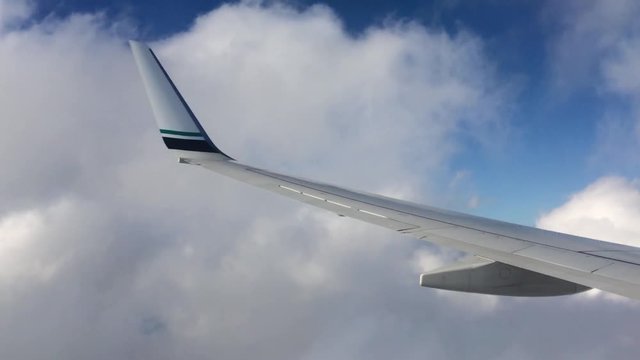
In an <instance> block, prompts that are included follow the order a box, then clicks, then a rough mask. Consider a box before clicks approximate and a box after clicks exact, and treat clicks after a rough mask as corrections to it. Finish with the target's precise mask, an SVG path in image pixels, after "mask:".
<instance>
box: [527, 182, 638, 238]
mask: <svg viewBox="0 0 640 360" xmlns="http://www.w3.org/2000/svg"><path fill="white" fill-rule="evenodd" d="M639 218H640V185H639V184H638V182H637V181H630V180H627V179H625V178H621V177H604V178H601V179H599V180H598V181H596V182H594V183H593V184H591V185H589V186H588V187H586V188H585V189H584V190H582V191H580V192H578V193H576V194H574V195H572V196H571V198H570V199H569V200H568V201H567V202H566V203H565V204H563V205H562V206H560V207H558V208H556V209H554V210H552V211H550V212H549V213H546V214H544V215H543V216H541V217H540V219H538V222H537V225H538V226H539V227H542V228H545V229H549V230H554V231H561V232H567V233H571V234H575V235H579V236H586V237H591V238H595V239H602V240H606V241H612V242H617V243H621V244H627V245H632V246H640V223H638V219H639Z"/></svg>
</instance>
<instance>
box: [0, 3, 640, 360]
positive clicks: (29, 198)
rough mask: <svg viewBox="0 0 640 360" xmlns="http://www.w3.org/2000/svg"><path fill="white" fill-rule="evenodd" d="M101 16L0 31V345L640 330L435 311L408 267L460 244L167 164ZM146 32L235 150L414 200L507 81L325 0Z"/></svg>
mask: <svg viewBox="0 0 640 360" xmlns="http://www.w3.org/2000/svg"><path fill="white" fill-rule="evenodd" d="M106 21H107V20H106V19H105V18H103V17H100V16H94V15H74V16H71V17H69V18H65V19H55V18H49V19H47V20H46V21H45V22H43V23H39V24H34V25H31V26H25V27H23V28H12V29H10V30H9V29H5V30H4V32H3V34H2V36H1V37H0V78H1V79H2V82H3V86H2V87H0V116H1V117H2V119H4V120H3V121H2V122H0V124H2V125H1V126H2V128H1V129H0V130H1V131H0V161H1V162H2V164H3V176H2V177H0V189H8V190H5V191H2V192H0V252H1V253H0V259H3V260H4V261H3V262H2V263H0V269H1V270H0V274H2V275H1V276H2V280H1V282H0V287H1V288H0V294H2V297H1V298H0V323H1V324H3V326H2V327H0V349H2V350H0V351H1V353H2V357H3V358H11V359H27V358H28V359H45V358H50V357H51V354H56V356H58V357H61V358H65V359H75V358H82V359H87V358H92V359H100V358H107V357H108V358H114V357H119V358H156V359H162V358H172V359H173V358H176V357H180V358H189V359H198V358H211V357H215V358H222V359H234V358H237V359H245V358H253V357H256V355H258V356H260V357H264V358H279V359H282V358H296V359H297V358H309V359H314V358H327V357H331V358H354V357H356V358H365V357H366V358H368V359H375V358H380V359H382V358H384V359H388V358H396V357H402V358H424V356H425V354H429V355H431V356H433V357H436V358H469V357H471V356H475V357H481V358H495V357H499V356H500V355H501V354H503V353H508V352H509V351H513V349H514V348H515V349H518V351H522V352H525V353H527V352H528V353H536V354H540V353H541V355H543V356H542V357H544V355H547V357H562V355H566V354H567V353H566V352H564V351H565V350H564V349H566V348H572V346H571V345H572V344H574V345H575V344H580V346H582V347H586V349H587V350H589V349H593V345H592V344H591V343H590V342H585V341H584V338H583V337H582V334H581V335H580V336H576V335H572V336H569V337H565V336H564V335H565V334H575V333H579V331H578V330H581V331H582V329H583V328H588V327H587V326H585V325H584V322H588V321H594V319H597V320H599V324H600V325H601V326H599V327H593V328H591V329H588V330H589V331H590V332H588V333H586V334H585V335H584V336H585V337H588V338H597V339H599V340H600V341H608V342H609V343H611V342H612V341H614V340H615V339H616V338H617V337H618V336H619V335H620V334H621V333H624V334H628V333H630V331H628V330H629V328H630V327H633V328H635V325H636V323H637V322H636V321H633V320H634V319H633V318H634V317H633V315H629V314H627V313H625V312H623V311H620V310H619V309H615V308H613V309H604V310H602V309H599V308H598V307H597V305H598V302H591V303H578V305H574V303H572V302H569V301H567V300H563V299H547V300H546V302H544V301H528V302H522V301H513V300H509V299H505V300H501V301H500V302H499V304H498V305H499V306H493V305H491V303H489V304H488V305H487V304H484V305H483V304H480V306H479V308H480V309H481V311H478V310H477V309H476V310H469V311H466V310H465V309H466V308H468V307H473V306H476V305H477V304H476V301H467V302H458V303H457V305H455V304H454V305H453V306H452V304H451V302H452V301H453V300H451V299H449V298H448V297H447V296H442V297H441V296H438V295H435V294H436V293H435V292H434V291H432V290H428V289H421V288H420V287H419V286H418V285H417V275H418V273H419V269H417V267H418V266H420V267H425V266H429V265H431V266H433V265H434V264H433V263H434V262H436V261H442V260H443V258H447V259H448V258H453V257H454V256H453V255H450V254H449V253H446V252H445V253H444V256H442V257H440V256H439V257H437V258H435V257H433V256H429V255H424V254H425V253H430V254H433V253H435V250H434V248H433V247H429V246H426V245H424V244H423V243H421V242H419V241H416V240H411V239H408V238H401V237H399V236H398V235H396V234H395V233H393V232H391V231H385V230H383V229H375V228H372V227H370V226H368V225H366V224H361V223H358V222H356V221H354V220H349V219H343V218H338V217H336V216H334V215H331V214H327V213H323V212H320V211H316V210H312V209H309V208H307V207H304V206H303V205H299V204H296V203H293V202H290V201H288V200H285V199H280V198H278V197H277V196H272V195H269V194H265V193H263V192H261V191H259V190H255V189H252V188H249V187H246V186H244V185H243V184H237V183H235V182H233V181H231V180H228V179H225V178H222V177H218V176H216V175H213V174H208V173H206V172H204V171H202V170H201V169H197V168H191V167H188V166H182V165H178V164H176V162H175V160H174V159H171V158H170V155H169V154H167V153H166V151H164V150H163V147H162V143H161V140H160V139H159V137H158V134H157V129H156V128H155V125H154V124H153V120H152V118H151V112H150V109H149V107H148V105H147V102H146V99H145V97H144V93H143V90H142V85H141V83H140V81H139V78H138V75H137V73H136V71H135V68H134V65H133V61H132V59H131V55H130V54H129V51H128V49H127V48H126V46H125V42H124V39H121V38H119V37H118V36H117V31H114V30H113V29H117V28H118V26H117V24H109V23H106ZM153 46H154V49H155V50H156V52H157V53H158V54H159V56H160V57H161V60H162V61H163V62H164V63H165V65H166V67H167V69H168V70H169V72H170V73H171V74H172V75H173V78H174V80H175V81H176V83H177V85H178V87H180V88H181V90H183V93H184V95H185V96H186V98H187V99H188V100H189V102H190V104H191V105H192V106H193V108H194V110H195V111H196V113H197V114H198V115H199V117H200V118H201V120H202V122H203V123H204V125H205V127H206V128H207V129H208V131H209V132H210V133H211V135H212V136H213V138H214V139H215V140H216V141H217V142H219V143H220V146H221V147H222V148H223V149H225V151H227V152H229V153H230V154H232V155H234V156H235V157H237V158H240V159H243V160H244V159H246V160H248V161H250V162H253V163H254V164H257V165H265V166H270V167H274V168H278V169H283V170H285V171H286V170H288V171H290V172H293V173H296V174H300V175H306V176H310V177H313V176H317V175H318V174H321V175H322V176H323V177H324V178H326V179H328V180H332V181H335V182H338V183H343V184H349V185H352V186H357V187H365V188H368V189H369V190H373V191H377V190H379V191H383V192H386V193H392V194H395V195H400V196H410V197H413V198H420V197H425V198H426V197H429V195H430V194H429V190H430V189H431V191H433V189H438V186H439V185H435V184H434V183H432V182H430V181H428V180H424V179H423V177H422V176H421V174H422V173H424V172H428V173H429V176H430V177H431V176H432V177H434V178H437V177H441V178H447V176H443V174H442V173H441V172H442V171H446V167H447V164H448V161H449V160H450V158H451V155H452V154H453V153H454V152H455V150H456V146H457V142H456V140H457V139H458V136H459V135H460V134H461V132H462V131H471V132H475V130H478V131H477V132H478V133H479V134H482V133H484V132H483V130H487V129H491V128H493V127H495V126H496V125H498V127H500V123H499V122H497V120H495V119H496V115H497V114H500V113H501V112H502V111H503V110H502V109H503V103H504V101H505V96H506V95H505V92H506V90H505V89H508V88H509V84H508V83H506V82H505V81H504V80H503V79H500V77H499V76H498V74H496V73H495V71H494V70H493V69H492V66H491V64H490V61H489V60H488V59H487V58H486V55H485V54H484V52H483V46H482V41H481V40H480V39H478V38H476V37H474V36H473V35H471V34H461V35H459V36H456V37H451V36H449V35H447V34H445V33H442V32H438V31H433V30H428V29H425V28H422V27H420V26H418V25H416V24H389V25H385V26H384V27H378V28H372V29H369V30H368V31H367V32H365V33H364V34H361V35H360V36H358V37H351V36H348V35H347V34H345V32H344V31H343V29H342V27H341V24H340V22H339V20H338V19H337V18H336V17H335V15H333V14H332V13H331V12H330V11H329V10H328V9H327V8H325V7H321V6H316V7H313V8H311V9H309V10H305V11H296V10H293V9H291V8H289V7H287V6H284V5H274V6H267V7H264V6H251V5H246V4H239V5H233V6H231V5H227V6H223V7H222V8H220V9H218V10H215V11H213V12H211V13H209V14H205V15H203V16H202V17H201V18H199V19H198V20H197V22H196V25H195V26H194V27H193V28H192V29H190V30H188V31H187V32H185V33H182V34H177V35H175V36H172V37H170V38H168V39H166V40H164V41H161V42H159V43H156V44H153ZM461 129H467V130H461ZM469 129H472V130H469ZM465 135H468V134H465ZM478 140H480V141H482V140H483V139H478ZM363 159H367V160H366V161H367V162H364V161H363ZM443 168H444V170H442V169H443ZM445 186H446V185H445ZM425 189H426V190H425ZM420 254H422V255H420ZM420 259H421V260H420ZM483 299H484V298H483ZM596 310H598V311H596ZM600 311H608V313H607V314H608V315H610V316H609V317H608V318H605V319H602V318H601V317H600V316H596V315H594V314H598V313H599V312H600ZM531 313H534V314H536V315H535V316H534V317H532V316H531V315H530V314H531ZM472 314H476V315H474V316H475V317H471V318H472V319H474V318H475V319H477V318H478V316H480V315H482V321H469V315H472ZM478 314H479V315H478ZM487 314H491V316H486V315H487ZM573 318H576V319H577V321H575V322H574V321H569V319H573ZM549 319H553V321H557V322H558V323H560V324H559V325H558V326H555V327H554V328H553V329H551V330H549V326H548V324H549V321H550V320H549ZM621 319H622V320H625V321H626V322H625V321H620V320H621ZM524 324H526V326H524ZM614 324H615V326H613V325H614ZM609 328H611V329H614V330H606V331H604V330H603V329H609ZM487 329H489V330H490V331H489V330H487ZM540 333H545V334H546V333H548V334H549V339H547V340H548V343H549V346H548V347H546V348H545V349H544V350H543V351H540V350H539V344H538V343H537V340H535V339H537V338H538V337H539V334H540ZM479 335H481V336H479ZM552 335H554V336H552ZM561 335H562V336H561ZM556 338H563V340H562V341H561V342H559V341H557V340H555V339H556ZM34 339H37V346H34ZM612 339H613V340H612ZM512 343H517V344H518V346H511V345H509V344H512ZM585 344H586V345H585ZM469 349H473V351H472V352H471V350H469ZM587 350H585V351H587ZM607 350H608V351H607V352H606V354H607V355H610V357H615V355H617V354H620V353H625V351H628V352H629V353H633V352H632V351H635V348H634V347H633V344H631V345H628V344H627V345H625V346H615V347H610V348H607Z"/></svg>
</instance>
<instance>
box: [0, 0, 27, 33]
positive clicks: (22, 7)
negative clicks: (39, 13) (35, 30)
mask: <svg viewBox="0 0 640 360" xmlns="http://www.w3.org/2000/svg"><path fill="white" fill-rule="evenodd" d="M32 12H33V4H32V3H31V2H30V1H26V0H4V1H3V2H2V3H0V31H3V30H5V28H11V27H13V26H15V25H17V24H20V23H22V22H23V21H24V20H25V19H27V18H28V17H29V16H30V15H31V13H32Z"/></svg>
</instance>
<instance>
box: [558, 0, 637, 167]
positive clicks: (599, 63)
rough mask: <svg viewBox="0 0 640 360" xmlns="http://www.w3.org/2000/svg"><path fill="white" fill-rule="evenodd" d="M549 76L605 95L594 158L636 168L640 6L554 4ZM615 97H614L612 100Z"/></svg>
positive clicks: (592, 1)
mask: <svg viewBox="0 0 640 360" xmlns="http://www.w3.org/2000/svg"><path fill="white" fill-rule="evenodd" d="M546 13H547V15H548V18H550V19H553V20H550V21H549V22H550V23H552V24H554V26H552V29H553V30H552V31H551V33H552V34H553V37H551V39H552V41H551V42H550V43H551V45H550V51H549V53H550V58H549V61H550V67H551V74H552V76H551V79H552V80H553V82H555V85H557V87H558V88H561V89H563V90H565V91H567V90H568V91H576V90H577V91H580V90H587V91H590V92H592V93H593V94H595V95H596V97H599V98H600V99H602V103H601V104H602V105H601V106H600V109H601V111H602V113H603V116H602V118H601V120H600V121H599V123H598V124H597V127H596V137H597V138H596V146H595V147H594V148H595V150H594V152H593V154H592V155H591V159H590V160H591V162H592V163H595V164H598V165H604V166H605V167H607V168H608V169H611V168H613V169H632V170H634V171H635V170H637V169H638V166H639V165H640V163H639V162H638V157H637V156H635V154H637V152H638V150H639V149H640V108H639V107H638V106H637V99H638V97H639V96H640V70H639V69H640V68H639V67H638V65H639V64H640V24H638V22H637V21H636V19H637V18H638V16H640V4H639V3H638V2H636V1H631V0H616V1H603V0H589V1H568V2H562V3H560V2H550V3H549V4H548V5H547V11H546ZM612 100H613V101H612Z"/></svg>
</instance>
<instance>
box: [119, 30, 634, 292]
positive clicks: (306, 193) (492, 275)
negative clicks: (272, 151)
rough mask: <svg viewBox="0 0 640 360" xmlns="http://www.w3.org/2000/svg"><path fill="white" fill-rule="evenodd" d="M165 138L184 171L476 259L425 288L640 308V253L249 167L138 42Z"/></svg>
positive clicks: (441, 272)
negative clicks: (579, 298) (226, 148)
mask: <svg viewBox="0 0 640 360" xmlns="http://www.w3.org/2000/svg"><path fill="white" fill-rule="evenodd" d="M130 46H131V50H132V52H133V55H134V58H135V61H136V63H137V66H138V69H139V71H140V75H141V77H142V80H143V83H144V86H145V89H146V92H147V95H148V98H149V101H150V103H151V108H152V110H153V113H154V116H155V118H156V121H157V123H158V126H159V128H160V135H161V136H162V139H163V141H164V143H165V145H166V146H167V148H169V149H170V150H172V151H173V152H174V153H175V154H176V155H177V156H178V158H179V161H180V162H181V163H184V164H191V165H197V166H201V167H203V168H205V169H208V170H211V171H214V172H217V173H220V174H223V175H226V176H229V177H231V178H234V179H237V180H239V181H242V182H245V183H248V184H251V185H253V186H257V187H259V188H262V189H265V190H269V191H272V192H275V193H278V194H280V195H284V196H287V197H290V198H292V199H294V200H298V201H302V202H304V203H307V204H309V205H313V206H317V207H320V208H323V209H326V210H329V211H332V212H334V213H336V214H339V215H341V216H347V217H351V218H356V219H359V220H362V221H365V222H368V223H372V224H375V225H379V226H382V227H385V228H388V229H391V230H395V231H397V232H400V233H402V234H406V235H409V236H413V237H416V238H419V239H424V240H427V241H430V242H432V243H436V244H439V245H443V246H449V247H452V248H456V249H459V250H462V251H464V252H467V253H469V254H472V255H473V256H471V257H470V258H467V259H464V260H463V261H461V262H457V263H454V264H450V265H447V266H445V267H443V268H440V269H437V270H435V271H432V272H429V273H426V274H422V275H421V279H420V283H421V285H422V286H426V287H434V288H441V289H448V290H456V291H466V292H477V293H486V294H498V295H512V296H551V295H564V294H572V293H577V292H581V291H585V290H588V289H589V288H598V289H601V290H605V291H609V292H613V293H616V294H620V295H624V296H627V297H631V298H635V299H640V248H636V247H631V246H625V245H620V244H615V243H610V242H605V241H598V240H593V239H588V238H584V237H578V236H573V235H568V234H563V233H558V232H553V231H547V230H542V229H538V228H533V227H528V226H521V225H516V224H511V223H507V222H502V221H497V220H491V219H486V218H482V217H478V216H472V215H468V214H463V213H458V212H453V211H448V210H443V209H438V208H435V207H430V206H424V205H419V204H415V203H411V202H407V201H402V200H397V199H393V198H389V197H385V196H380V195H374V194H369V193H365V192H360V191H355V190H350V189H346V188H343V187H339V186H335V185H330V184H325V183H322V182H317V181H313V180H308V179H304V178H300V177H293V176H289V175H283V174H279V173H276V172H272V171H269V170H263V169H259V168H255V167H252V166H249V165H245V164H242V163H240V162H237V161H236V160H234V159H232V158H231V157H229V156H228V155H226V154H225V153H223V152H222V151H221V150H220V149H219V148H218V147H217V146H216V145H215V144H214V143H213V141H212V140H211V138H210V137H209V136H208V135H207V133H206V132H205V130H204V128H203V127H202V125H200V123H199V122H198V120H197V118H196V117H195V115H194V114H193V112H192V111H191V109H190V108H189V106H188V105H187V103H186V102H185V100H184V98H183V97H182V95H180V92H179V91H178V89H177V88H176V86H175V84H174V83H173V81H172V80H171V79H170V77H169V75H168V74H167V72H166V71H165V70H164V68H163V67H162V65H161V64H160V62H159V60H158V58H157V57H156V55H155V54H154V53H153V51H152V50H151V49H150V48H148V47H147V46H146V45H145V44H142V43H139V42H134V41H131V42H130Z"/></svg>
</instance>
